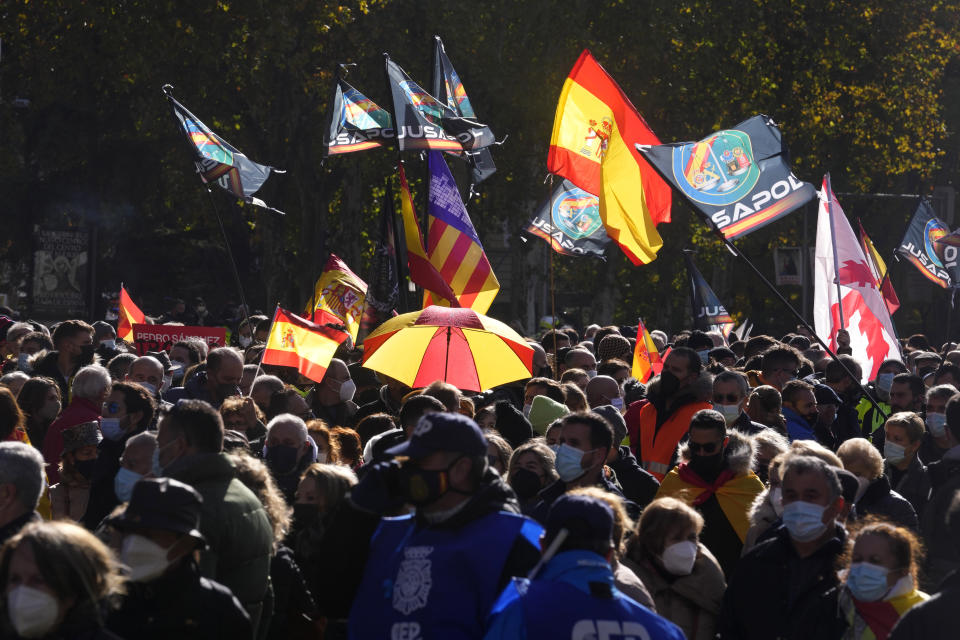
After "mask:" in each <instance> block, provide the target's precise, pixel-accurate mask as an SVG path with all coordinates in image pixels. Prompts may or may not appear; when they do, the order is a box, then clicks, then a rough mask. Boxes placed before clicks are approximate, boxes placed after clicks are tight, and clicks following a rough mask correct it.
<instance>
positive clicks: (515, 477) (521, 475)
mask: <svg viewBox="0 0 960 640" xmlns="http://www.w3.org/2000/svg"><path fill="white" fill-rule="evenodd" d="M510 486H511V487H513V490H514V491H515V492H516V494H517V497H518V498H519V499H520V501H521V502H527V501H528V500H532V499H533V498H535V497H536V495H537V494H538V493H539V492H540V489H542V488H543V487H542V486H541V484H540V476H538V475H537V474H536V473H534V472H533V471H530V470H529V469H524V468H522V467H521V468H519V469H517V470H516V471H514V472H513V474H512V475H511V476H510Z"/></svg>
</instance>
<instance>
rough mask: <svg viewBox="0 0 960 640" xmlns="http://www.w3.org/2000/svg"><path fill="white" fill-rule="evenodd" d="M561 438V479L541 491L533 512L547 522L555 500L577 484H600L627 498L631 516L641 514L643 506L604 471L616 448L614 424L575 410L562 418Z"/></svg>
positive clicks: (557, 464)
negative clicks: (632, 499)
mask: <svg viewBox="0 0 960 640" xmlns="http://www.w3.org/2000/svg"><path fill="white" fill-rule="evenodd" d="M558 422H559V428H560V434H559V440H558V444H557V448H556V460H555V462H554V466H555V467H556V470H557V474H558V475H559V476H560V478H559V479H558V480H557V481H555V482H554V483H553V484H551V485H549V486H547V487H546V488H545V489H544V490H543V491H541V492H540V500H539V502H538V503H537V505H536V506H535V507H534V509H533V511H532V512H531V516H532V517H533V518H535V519H536V520H537V521H538V522H545V520H546V517H547V513H548V512H549V511H550V505H551V504H552V503H553V501H554V500H556V499H557V498H559V497H560V496H561V495H563V494H564V493H566V492H567V491H568V490H569V489H572V488H576V487H600V488H601V489H604V490H605V491H608V492H610V493H613V494H615V495H616V496H618V497H620V498H623V500H624V503H625V505H626V507H627V512H628V513H629V514H630V517H632V518H636V517H638V516H639V515H640V507H639V506H638V505H637V504H636V503H634V502H632V501H630V500H628V499H627V498H626V497H625V496H624V495H623V491H621V490H620V488H619V487H617V486H616V485H615V484H613V483H612V482H611V481H610V480H609V479H608V478H607V476H606V474H605V473H604V465H605V464H606V461H607V458H608V457H609V455H610V451H611V449H612V448H613V446H614V444H613V427H612V426H610V422H609V421H608V420H607V419H606V418H604V417H603V416H601V415H599V414H597V413H571V414H570V415H568V416H566V417H564V418H563V419H561V420H559V421H558Z"/></svg>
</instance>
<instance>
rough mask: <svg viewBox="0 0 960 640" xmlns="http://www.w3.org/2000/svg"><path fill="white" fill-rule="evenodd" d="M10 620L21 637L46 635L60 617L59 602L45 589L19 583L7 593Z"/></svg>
mask: <svg viewBox="0 0 960 640" xmlns="http://www.w3.org/2000/svg"><path fill="white" fill-rule="evenodd" d="M7 610H8V612H9V615H10V622H12V623H13V628H14V629H16V631H17V634H18V635H19V636H20V637H23V638H40V637H42V636H45V635H47V634H48V633H49V632H50V631H51V630H52V629H53V627H54V625H55V624H56V623H57V618H58V617H60V603H59V602H58V601H57V599H56V598H54V597H53V596H52V595H50V594H49V593H47V592H46V591H40V590H39V589H34V588H32V587H27V586H24V585H20V586H19V587H16V588H14V589H13V590H11V591H10V593H8V594H7Z"/></svg>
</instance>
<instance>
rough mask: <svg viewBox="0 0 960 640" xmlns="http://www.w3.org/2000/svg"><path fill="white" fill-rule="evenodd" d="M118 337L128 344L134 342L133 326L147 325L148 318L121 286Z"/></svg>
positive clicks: (118, 307)
mask: <svg viewBox="0 0 960 640" xmlns="http://www.w3.org/2000/svg"><path fill="white" fill-rule="evenodd" d="M117 315H118V316H119V318H118V319H117V337H118V338H120V339H121V340H126V341H127V342H133V325H135V324H146V322H147V318H146V316H144V315H143V311H140V308H139V307H138V306H137V305H135V304H133V300H132V299H131V298H130V294H129V293H127V290H126V289H124V288H123V285H120V304H119V305H117Z"/></svg>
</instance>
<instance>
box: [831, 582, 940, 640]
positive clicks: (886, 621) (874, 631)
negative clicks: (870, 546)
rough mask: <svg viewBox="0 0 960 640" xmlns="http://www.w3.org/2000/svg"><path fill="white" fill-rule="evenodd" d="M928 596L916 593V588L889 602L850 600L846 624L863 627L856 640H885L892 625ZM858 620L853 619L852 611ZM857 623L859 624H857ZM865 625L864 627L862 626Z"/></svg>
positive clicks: (919, 592) (855, 627) (920, 592)
mask: <svg viewBox="0 0 960 640" xmlns="http://www.w3.org/2000/svg"><path fill="white" fill-rule="evenodd" d="M929 597H930V596H928V595H927V594H925V593H923V592H922V591H918V590H917V589H916V587H914V588H913V589H911V590H910V591H908V592H907V593H903V594H901V595H898V596H896V597H893V598H890V599H889V600H879V601H877V602H861V601H859V600H857V599H856V598H852V597H851V598H850V601H852V602H853V610H848V612H847V613H848V623H849V624H850V625H851V626H852V627H853V628H854V630H856V629H857V627H860V626H863V629H862V630H860V633H859V635H857V638H858V639H859V640H887V637H888V636H889V635H890V630H891V629H893V625H895V624H897V621H898V620H899V619H900V617H901V616H903V614H905V613H906V612H907V611H908V610H909V609H911V608H912V607H914V606H916V605H918V604H920V603H921V602H923V601H924V600H927V599H928V598H929ZM854 610H855V611H856V615H857V617H858V618H860V620H859V621H858V620H856V619H854V618H853V611H854ZM858 622H859V623H860V624H858ZM864 625H865V626H864Z"/></svg>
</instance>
